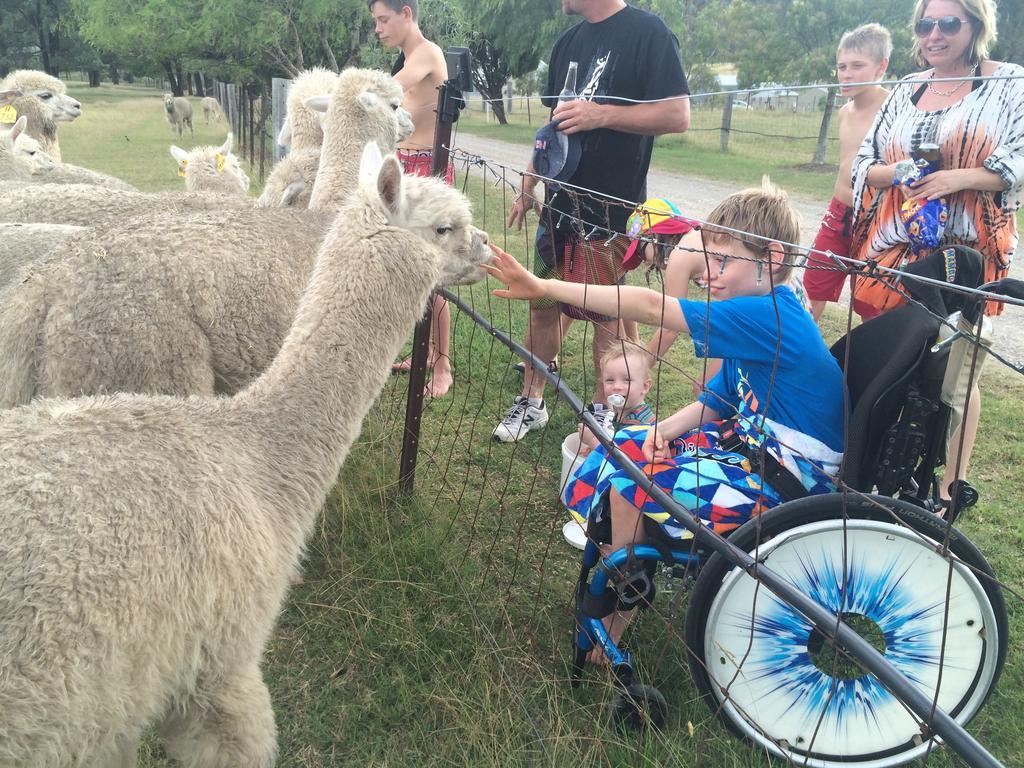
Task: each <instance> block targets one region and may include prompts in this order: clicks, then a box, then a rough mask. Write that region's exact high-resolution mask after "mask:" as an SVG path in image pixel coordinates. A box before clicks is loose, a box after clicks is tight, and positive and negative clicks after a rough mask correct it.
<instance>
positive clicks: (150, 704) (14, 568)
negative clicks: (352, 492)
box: [0, 158, 487, 768]
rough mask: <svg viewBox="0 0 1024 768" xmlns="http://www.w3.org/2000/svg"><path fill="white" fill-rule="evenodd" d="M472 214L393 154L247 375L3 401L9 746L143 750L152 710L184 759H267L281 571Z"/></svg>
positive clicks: (349, 211)
mask: <svg viewBox="0 0 1024 768" xmlns="http://www.w3.org/2000/svg"><path fill="white" fill-rule="evenodd" d="M406 187H408V194H403V191H404V190H405V189H406ZM413 198H415V199H413ZM469 221H470V213H469V204H468V201H466V199H465V198H464V197H462V196H461V195H459V193H458V192H456V191H454V190H451V189H449V188H446V187H445V186H444V185H443V184H440V183H438V182H436V181H434V180H432V179H406V180H404V181H403V179H402V176H401V172H400V170H399V167H398V163H397V161H395V160H394V158H389V159H387V160H385V161H384V163H383V165H382V166H381V168H380V171H379V173H378V174H377V183H376V185H374V186H370V187H368V188H366V189H365V190H364V191H362V192H361V193H359V194H358V195H354V196H353V200H352V202H351V203H350V205H349V206H348V207H347V208H346V209H345V210H344V211H342V215H340V216H339V217H338V221H337V225H336V228H335V230H334V232H333V233H332V234H331V236H330V237H329V238H328V239H327V241H326V242H325V243H324V246H323V248H322V249H321V250H320V253H319V256H318V259H317V266H316V269H315V270H314V273H313V277H312V279H311V282H310V285H309V288H308V289H307V291H306V293H305V295H304V298H303V300H302V302H301V304H300V306H299V308H298V311H297V315H296V318H295V322H294V324H293V326H292V328H291V331H290V333H289V335H288V338H287V340H286V342H285V344H284V346H283V347H282V349H281V351H280V354H279V355H278V356H277V358H276V360H275V361H274V364H273V365H272V367H271V368H270V369H269V370H268V371H267V372H266V373H265V374H264V375H263V376H262V377H261V378H260V379H259V380H257V381H256V382H254V383H253V385H252V386H251V387H249V388H248V389H246V390H245V391H244V392H242V393H240V394H238V395H237V396H235V397H233V398H225V399H207V398H190V399H187V400H180V399H175V398H170V397H144V396H138V395H115V396H111V397H96V398H87V399H83V400H77V401H74V400H72V401H65V400H49V401H43V402H40V403H37V404H34V405H31V406H28V407H25V408H19V409H16V410H13V411H8V412H6V413H4V414H0V540H2V541H3V542H4V552H5V556H4V557H3V558H2V559H0V733H3V734H4V738H3V739H2V740H0V765H9V766H39V767H46V768H50V767H57V766H61V767H63V766H72V765H82V764H85V765H89V766H129V765H134V764H135V751H136V748H137V745H138V742H139V738H140V736H141V734H142V733H143V731H144V729H145V728H146V727H147V726H148V725H149V724H151V723H152V724H155V725H156V726H157V729H158V732H159V733H160V734H161V735H162V736H163V738H164V741H165V745H166V751H167V753H168V755H169V756H170V757H171V759H173V760H178V761H179V762H180V763H181V764H183V765H186V766H191V767H192V768H215V767H216V768H220V767H223V766H247V767H250V768H267V767H268V766H270V765H272V764H273V762H274V760H275V755H276V735H275V725H274V714H273V709H272V706H271V702H270V696H269V693H268V691H267V688H266V685H265V684H264V682H263V679H262V674H261V672H260V662H261V660H262V656H263V652H264V649H265V647H266V644H267V641H268V639H269V637H270V634H271V632H272V631H273V627H274V623H275V620H276V617H277V614H278V613H279V611H280V608H281V605H282V602H283V599H284V596H285V593H286V591H287V588H288V577H289V574H290V573H291V572H292V569H293V568H294V567H295V565H296V562H297V560H298V557H299V555H300V552H301V549H302V547H303V545H304V543H305V541H306V539H307V537H308V536H309V533H310V531H311V530H312V528H313V526H314V524H315V520H316V516H317V514H318V512H319V510H320V508H321V506H322V504H323V502H324V500H325V498H326V496H327V493H328V491H329V489H330V487H331V485H332V484H333V482H334V481H335V479H336V478H337V475H338V472H339V470H340V468H341V466H342V464H343V462H344V459H345V456H346V454H347V452H348V449H349V447H350V446H351V444H352V442H353V441H354V440H355V438H356V437H357V435H358V433H359V431H360V429H361V425H362V421H363V419H364V417H365V415H366V413H367V411H368V410H369V408H370V406H371V405H372V403H373V401H374V399H375V398H376V397H377V395H378V393H379V392H380V389H381V388H382V386H383V385H384V383H385V381H386V380H387V378H388V375H389V372H390V364H391V361H392V360H393V359H394V356H395V355H396V354H397V353H398V351H399V349H400V347H401V345H402V343H403V342H404V341H405V340H406V338H407V337H408V335H409V333H410V332H411V330H412V328H413V326H414V324H415V323H416V321H417V320H418V319H419V318H420V317H421V315H422V312H423V306H424V305H425V304H426V301H427V296H428V295H429V292H430V291H431V289H432V288H434V287H435V286H436V285H437V284H438V283H439V282H444V280H445V276H456V275H461V276H462V278H461V279H463V280H468V279H479V278H480V276H481V270H480V267H479V264H480V262H481V261H482V260H483V259H485V258H486V256H487V249H486V245H485V238H483V237H482V236H481V234H480V233H478V232H476V231H474V230H473V229H472V227H470V226H469ZM447 227H454V229H452V230H451V231H447V230H446V228H447ZM438 232H444V234H438Z"/></svg>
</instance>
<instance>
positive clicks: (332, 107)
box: [305, 69, 413, 208]
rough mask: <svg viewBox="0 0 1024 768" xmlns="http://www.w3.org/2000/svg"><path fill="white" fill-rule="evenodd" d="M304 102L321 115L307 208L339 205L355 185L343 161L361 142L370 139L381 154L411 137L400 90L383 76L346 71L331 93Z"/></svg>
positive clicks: (348, 162)
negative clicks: (321, 127)
mask: <svg viewBox="0 0 1024 768" xmlns="http://www.w3.org/2000/svg"><path fill="white" fill-rule="evenodd" d="M305 103H306V106H307V107H309V108H310V109H313V110H316V111H317V112H325V113H326V114H327V117H326V120H325V122H324V143H323V147H321V150H320V170H319V172H318V173H317V176H316V181H315V182H314V184H313V191H312V194H311V196H310V200H309V207H310V208H337V207H338V206H339V205H341V204H343V203H344V202H345V199H346V198H347V197H348V195H349V193H350V192H351V191H352V190H353V189H355V187H356V182H357V181H358V168H357V166H356V165H355V164H354V163H352V162H351V160H350V159H349V158H350V157H351V156H352V155H353V154H354V155H355V156H357V157H358V156H359V152H360V151H361V150H360V148H361V147H363V146H364V145H365V144H366V143H367V142H369V141H376V142H377V144H378V146H379V147H380V150H381V152H394V151H395V149H396V148H397V147H398V143H399V142H400V141H402V140H403V139H406V138H408V137H409V136H411V135H412V131H413V124H412V118H411V117H410V116H409V113H408V112H406V111H405V110H404V109H402V87H401V86H400V85H399V84H398V83H396V82H395V80H394V78H392V77H391V76H390V75H388V74H386V73H384V72H379V71H377V70H373V69H346V70H345V71H343V72H342V73H341V75H339V76H338V84H337V85H336V86H335V88H334V92H333V93H332V94H331V95H329V96H314V97H312V98H310V99H307V100H306V102H305ZM396 118H397V123H396ZM396 125H397V134H396V133H395V128H396Z"/></svg>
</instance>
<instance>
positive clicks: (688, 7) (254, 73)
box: [0, 0, 1024, 122]
mask: <svg viewBox="0 0 1024 768" xmlns="http://www.w3.org/2000/svg"><path fill="white" fill-rule="evenodd" d="M631 4H632V5H636V6H639V7H642V8H646V9H648V10H651V11H653V12H654V13H657V14H658V15H659V16H660V17H661V18H662V19H664V20H665V22H666V23H667V24H668V26H669V27H670V28H671V29H672V31H673V32H674V33H675V34H676V36H677V37H678V38H679V42H680V51H681V54H682V58H683V64H684V69H685V70H686V74H687V77H688V79H689V81H690V88H691V91H692V92H694V93H699V92H706V91H713V90H717V89H718V86H717V83H716V81H715V79H714V76H713V74H712V65H714V64H716V63H722V62H729V63H733V64H735V65H736V67H737V71H738V75H739V80H740V85H741V86H743V87H746V86H751V85H756V84H758V83H764V82H777V83H789V82H813V81H820V82H825V81H829V80H832V79H834V72H833V66H834V60H835V46H836V43H837V41H838V39H839V36H840V35H841V34H842V33H843V32H844V31H845V30H847V29H851V28H852V27H855V26H857V25H858V24H861V23H863V22H866V21H877V22H879V23H881V24H884V25H886V26H887V27H889V29H890V30H891V31H892V33H893V42H894V46H895V48H894V55H893V60H892V65H891V71H892V72H893V73H894V74H896V75H902V74H905V73H907V72H909V71H912V70H913V69H914V65H913V63H912V62H911V60H910V57H909V51H910V45H911V42H912V38H911V33H910V27H909V22H910V14H911V11H912V7H913V3H912V2H911V0H844V2H835V0H632V2H631ZM4 6H5V11H4V13H3V14H2V15H0V75H2V74H4V73H5V72H6V71H8V70H11V69H15V68H19V67H35V68H39V69H43V70H46V71H47V72H50V73H51V74H55V75H58V76H59V75H60V73H61V72H68V71H74V70H80V71H84V72H86V73H87V74H88V77H89V81H90V84H91V85H99V83H100V81H101V80H103V79H109V80H110V81H111V82H113V83H118V82H120V81H121V79H122V78H126V79H129V80H131V79H133V78H135V77H155V78H161V79H164V80H166V81H168V82H169V83H170V87H171V90H172V91H173V92H174V93H175V94H176V95H182V94H184V93H202V92H206V91H207V89H208V83H209V80H210V79H212V78H217V79H220V80H225V81H229V82H236V83H247V84H252V85H254V86H256V90H259V91H263V90H265V87H266V86H267V85H268V84H269V81H270V78H272V77H291V76H294V75H295V74H296V73H298V72H299V71H300V70H302V69H303V68H305V67H309V66H324V67H328V68H330V69H334V70H340V69H341V68H343V67H346V66H350V65H358V66H372V67H380V68H389V67H390V64H391V62H392V61H393V59H394V52H392V51H388V50H385V49H383V48H382V47H381V46H380V45H379V43H378V42H377V40H376V38H375V36H374V34H373V22H372V19H371V18H370V14H369V11H368V9H367V6H366V2H365V0H216V1H214V0H5V2H4ZM1012 6H1015V2H1013V0H1002V2H1001V3H1000V26H999V42H998V45H997V49H996V51H995V55H996V58H1002V59H1004V60H1010V61H1021V60H1024V14H1020V13H1019V12H1018V13H1011V7H1012ZM575 21H576V20H575V19H572V18H568V17H565V16H564V15H563V14H562V11H561V0H421V2H420V24H421V27H422V28H423V30H424V32H425V34H426V35H427V37H428V38H430V39H431V40H434V41H435V42H436V43H438V44H439V45H441V47H442V48H444V47H447V46H448V45H467V46H468V47H469V48H470V50H471V51H472V54H473V61H474V63H475V65H476V66H475V71H474V82H475V85H476V88H477V90H478V91H480V92H481V93H482V94H483V96H484V97H485V98H488V99H492V100H495V101H493V102H492V103H494V105H495V113H496V117H497V118H498V120H499V121H501V122H504V120H505V116H504V113H503V111H502V105H501V101H500V99H501V94H502V90H503V88H504V86H505V84H506V83H507V82H508V81H509V80H510V79H520V81H521V82H523V81H524V79H525V78H528V76H529V75H530V73H532V72H534V71H535V70H536V69H537V66H538V64H539V63H540V62H541V61H542V59H543V58H544V57H545V56H547V53H548V51H549V50H550V48H551V45H552V44H553V42H554V41H555V39H556V38H557V36H558V35H559V34H560V33H561V32H562V31H563V30H564V29H565V28H567V27H568V26H569V25H571V24H573V23H575ZM543 85H544V84H543V82H542V83H540V84H539V86H538V84H537V83H534V84H533V87H538V88H540V89H543Z"/></svg>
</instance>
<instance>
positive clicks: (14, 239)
mask: <svg viewBox="0 0 1024 768" xmlns="http://www.w3.org/2000/svg"><path fill="white" fill-rule="evenodd" d="M85 232H86V229H85V227H73V226H67V225H65V224H0V295H3V289H4V286H6V285H9V284H10V283H12V282H13V281H14V280H15V279H17V277H18V275H19V274H20V273H21V271H22V270H23V269H24V268H25V267H26V266H27V265H29V264H35V263H36V262H38V261H40V260H41V259H43V258H45V257H46V256H48V255H50V254H51V253H53V252H55V251H56V252H63V249H64V248H66V247H67V245H68V244H69V243H70V242H71V241H72V239H73V238H76V237H81V236H82V235H83V234H85Z"/></svg>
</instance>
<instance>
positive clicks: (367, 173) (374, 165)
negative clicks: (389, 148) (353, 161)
mask: <svg viewBox="0 0 1024 768" xmlns="http://www.w3.org/2000/svg"><path fill="white" fill-rule="evenodd" d="M383 162H384V158H383V157H382V156H381V154H380V147H378V146H377V142H375V141H371V142H368V143H367V145H366V146H365V147H363V156H362V158H360V160H359V184H360V185H363V184H373V183H375V182H376V180H377V176H379V175H380V167H381V165H382V164H383Z"/></svg>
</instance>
